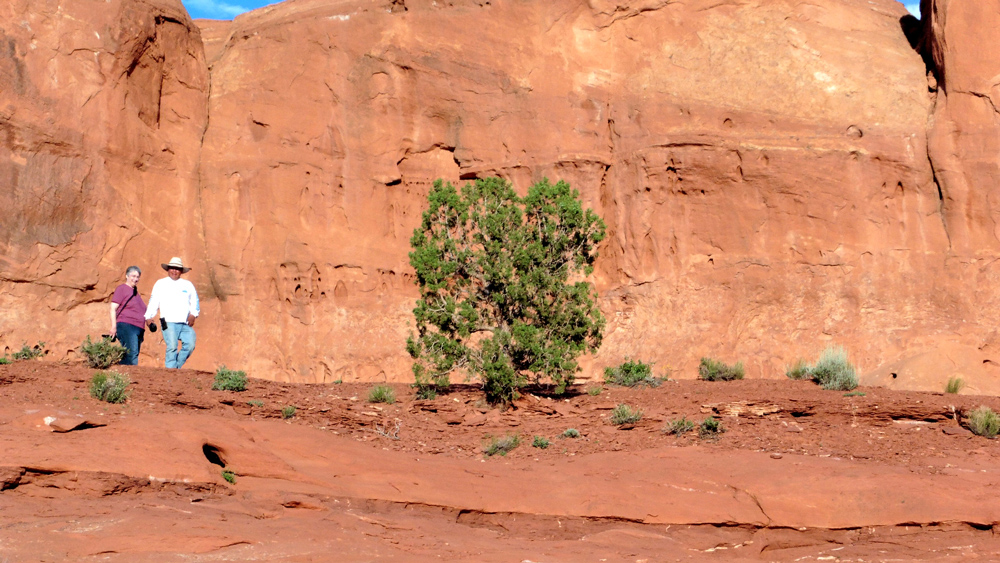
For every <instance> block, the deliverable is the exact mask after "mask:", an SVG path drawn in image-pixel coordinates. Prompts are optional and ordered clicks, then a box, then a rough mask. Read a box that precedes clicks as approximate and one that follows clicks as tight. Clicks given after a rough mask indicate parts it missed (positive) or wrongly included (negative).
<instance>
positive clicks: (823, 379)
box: [785, 346, 858, 391]
mask: <svg viewBox="0 0 1000 563" xmlns="http://www.w3.org/2000/svg"><path fill="white" fill-rule="evenodd" d="M785 375H786V376H787V377H788V378H789V379H811V380H813V381H815V382H816V383H818V384H819V385H820V386H822V387H823V389H829V390H833V391H851V390H852V389H854V388H855V387H857V386H858V374H857V372H856V371H855V370H854V365H853V364H851V362H850V361H849V360H848V358H847V351H846V350H844V349H843V348H841V347H839V346H837V347H830V348H827V349H826V350H823V353H822V354H820V356H819V360H817V361H816V365H814V366H810V365H809V364H807V363H806V362H805V361H804V360H799V361H797V362H796V363H795V365H793V366H792V367H790V368H788V370H787V371H786V372H785Z"/></svg>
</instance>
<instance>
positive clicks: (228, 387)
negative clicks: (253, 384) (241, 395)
mask: <svg viewBox="0 0 1000 563" xmlns="http://www.w3.org/2000/svg"><path fill="white" fill-rule="evenodd" d="M246 389H247V374H246V372H244V371H236V370H231V369H227V368H226V366H222V367H220V368H219V369H218V370H216V372H215V381H213V382H212V390H213V391H246Z"/></svg>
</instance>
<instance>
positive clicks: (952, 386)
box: [944, 377, 965, 395]
mask: <svg viewBox="0 0 1000 563" xmlns="http://www.w3.org/2000/svg"><path fill="white" fill-rule="evenodd" d="M964 388H965V381H964V380H963V379H962V378H961V377H949V378H948V383H947V384H946V385H945V386H944V392H945V393H951V394H953V395H954V394H957V393H958V392H959V391H961V390H962V389H964Z"/></svg>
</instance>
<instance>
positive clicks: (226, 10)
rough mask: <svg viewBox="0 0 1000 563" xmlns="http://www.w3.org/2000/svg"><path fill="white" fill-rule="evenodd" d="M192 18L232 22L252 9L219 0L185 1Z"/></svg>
mask: <svg viewBox="0 0 1000 563" xmlns="http://www.w3.org/2000/svg"><path fill="white" fill-rule="evenodd" d="M183 2H184V7H186V8H187V9H188V12H190V14H191V17H192V18H196V19H197V18H207V19H217V20H231V19H233V18H234V17H236V16H238V15H240V14H242V13H243V12H247V11H249V10H250V9H251V8H247V7H245V6H240V5H239V4H230V3H228V2H222V1H219V0H183Z"/></svg>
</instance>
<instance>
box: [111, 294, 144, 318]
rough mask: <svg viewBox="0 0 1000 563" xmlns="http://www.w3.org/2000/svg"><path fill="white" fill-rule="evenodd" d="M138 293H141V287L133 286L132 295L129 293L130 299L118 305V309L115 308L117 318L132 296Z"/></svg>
mask: <svg viewBox="0 0 1000 563" xmlns="http://www.w3.org/2000/svg"><path fill="white" fill-rule="evenodd" d="M138 294H139V288H138V287H133V288H132V295H129V296H128V299H126V300H125V302H124V303H122V306H121V307H118V309H116V310H115V319H117V318H118V317H119V315H121V314H122V311H124V310H125V305H128V302H129V301H131V300H132V298H133V297H135V296H136V295H138Z"/></svg>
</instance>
